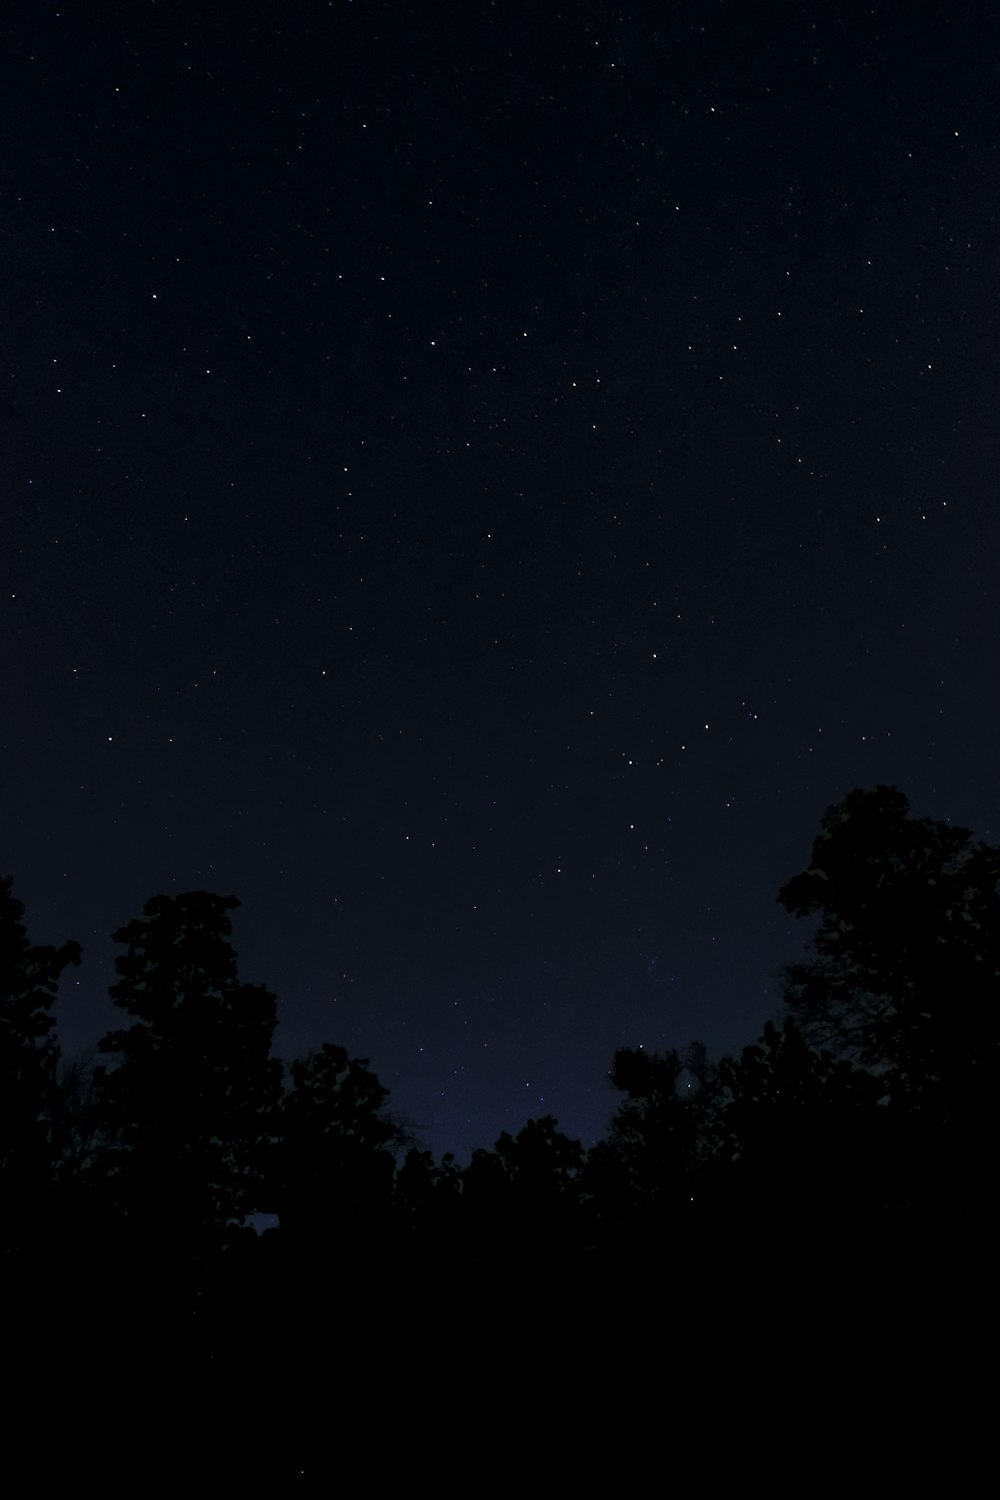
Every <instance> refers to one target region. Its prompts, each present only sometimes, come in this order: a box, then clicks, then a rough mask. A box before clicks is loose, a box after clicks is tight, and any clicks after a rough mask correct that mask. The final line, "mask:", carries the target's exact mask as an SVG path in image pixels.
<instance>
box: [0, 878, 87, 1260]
mask: <svg viewBox="0 0 1000 1500" xmlns="http://www.w3.org/2000/svg"><path fill="white" fill-rule="evenodd" d="M12 886H13V882H12V880H11V879H10V877H7V878H5V879H3V880H0V1195H2V1202H0V1224H2V1235H3V1245H4V1248H5V1249H8V1250H9V1249H11V1248H12V1247H13V1245H14V1243H15V1242H22V1241H23V1240H24V1238H25V1236H26V1235H28V1234H30V1233H31V1231H32V1229H33V1227H34V1226H35V1221H36V1218H37V1215H38V1213H39V1212H40V1210H41V1207H42V1204H43V1201H47V1199H48V1196H49V1190H50V1189H51V1187H52V1184H53V1181H54V1174H55V1170H56V1168H57V1165H58V1156H59V1141H58V1131H57V1119H58V1113H59V1111H58V1099H59V1083H58V1065H59V1048H58V1045H57V1043H56V1039H55V1034H54V1027H55V1021H54V1019H53V1016H52V1004H53V1001H54V1000H55V998H56V994H57V990H58V985H59V979H60V976H61V975H62V972H63V970H64V969H65V968H66V967H67V966H68V965H70V964H79V962H80V952H81V950H80V945H79V943H74V942H68V943H64V944H63V945H62V947H60V948H55V947H51V946H47V947H39V946H37V945H34V944H32V943H31V942H30V941H29V939H28V934H27V929H26V928H25V926H24V923H23V921H22V918H23V916H24V906H23V904H22V903H21V902H20V901H18V900H16V899H15V897H14V895H13V889H12Z"/></svg>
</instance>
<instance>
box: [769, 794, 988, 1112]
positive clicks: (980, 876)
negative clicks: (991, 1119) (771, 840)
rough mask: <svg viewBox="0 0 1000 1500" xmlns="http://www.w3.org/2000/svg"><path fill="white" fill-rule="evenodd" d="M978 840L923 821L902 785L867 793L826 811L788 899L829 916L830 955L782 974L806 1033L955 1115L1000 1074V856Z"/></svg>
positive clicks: (787, 889) (825, 947)
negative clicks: (806, 865)
mask: <svg viewBox="0 0 1000 1500" xmlns="http://www.w3.org/2000/svg"><path fill="white" fill-rule="evenodd" d="M971 838H972V835H971V833H969V831H968V830H966V829H964V828H952V827H950V826H949V825H948V824H946V823H939V822H934V821H932V820H931V819H930V818H913V817H911V816H910V813H909V803H908V801H907V799H906V798H905V797H904V796H903V794H902V793H901V792H899V791H898V790H896V788H894V787H884V786H879V787H876V788H875V789H874V790H868V791H862V790H855V791H853V792H851V793H849V795H848V796H847V797H846V798H845V800H844V801H843V802H842V803H840V804H839V805H838V806H836V807H832V808H829V809H828V810H827V812H826V813H825V814H824V817H823V822H822V827H821V831H820V834H819V836H818V837H817V839H816V841H815V843H814V845H813V851H812V862H811V865H810V867H809V868H808V869H807V870H805V871H804V872H803V873H802V874H800V875H797V876H795V877H794V878H793V879H792V880H790V881H788V883H787V884H786V885H785V886H783V887H782V890H781V892H780V894H779V898H778V899H779V900H780V901H781V903H782V905H784V906H785V908H786V909H787V910H788V911H790V912H792V913H794V914H795V915H796V916H811V915H817V914H818V915H819V917H820V926H819V930H818V932H817V933H816V936H815V938H814V939H813V943H812V946H813V948H814V949H815V951H816V952H817V954H818V955H819V957H818V958H817V959H815V960H814V961H812V962H807V963H799V964H790V965H788V966H787V967H786V969H785V971H784V973H785V993H786V999H787V1002H788V1005H789V1008H790V1010H791V1012H792V1014H793V1015H794V1016H795V1017H796V1018H797V1019H798V1020H799V1022H800V1024H801V1026H802V1028H803V1031H804V1032H805V1033H806V1035H807V1036H808V1037H809V1038H810V1040H814V1041H821V1042H823V1043H824V1044H827V1045H833V1046H835V1047H837V1048H838V1049H840V1050H841V1051H844V1052H847V1053H853V1054H854V1055H855V1056H857V1058H858V1059H859V1060H860V1061H861V1062H863V1063H865V1064H866V1065H868V1066H870V1067H874V1068H877V1069H879V1070H881V1071H884V1072H885V1074H886V1084H887V1087H888V1089H889V1091H890V1093H891V1094H892V1095H893V1096H894V1097H896V1098H906V1099H908V1100H909V1101H910V1102H913V1103H918V1102H923V1103H927V1104H933V1105H934V1107H936V1108H937V1109H939V1110H941V1111H942V1112H943V1113H944V1114H945V1116H948V1115H950V1114H952V1113H954V1112H956V1111H958V1112H961V1110H962V1109H963V1108H964V1107H965V1106H966V1105H967V1104H968V1103H969V1102H970V1097H971V1095H972V1094H973V1093H975V1094H981V1093H982V1092H983V1091H984V1090H986V1089H988V1088H989V1087H990V1086H991V1085H992V1082H993V1080H994V1079H995V1076H996V1068H997V1041H998V1031H997V987H998V982H1000V849H995V848H991V847H990V846H988V845H986V844H983V843H977V844H976V845H975V846H974V847H971V848H970V840H971Z"/></svg>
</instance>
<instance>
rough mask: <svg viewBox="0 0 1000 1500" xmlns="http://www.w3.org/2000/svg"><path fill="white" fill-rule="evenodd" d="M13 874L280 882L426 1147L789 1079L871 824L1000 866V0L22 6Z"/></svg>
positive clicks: (281, 893)
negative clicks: (778, 1068)
mask: <svg viewBox="0 0 1000 1500" xmlns="http://www.w3.org/2000/svg"><path fill="white" fill-rule="evenodd" d="M0 41H2V49H0V71H2V78H3V86H2V88H0V205H2V215H0V268H2V274H0V376H2V379H3V402H2V407H0V419H2V437H0V441H2V448H0V452H2V465H0V757H2V760H0V874H10V875H12V876H13V877H14V882H15V884H14V889H15V894H16V895H17V896H18V898H19V899H20V900H22V901H23V902H24V903H25V904H26V907H27V922H28V926H29V930H30V933H31V935H32V937H33V939H34V940H36V941H56V942H61V941H63V940H65V939H66V938H69V937H73V938H77V939H78V940H79V941H80V942H81V943H82V944H83V946H84V963H83V966H82V968H80V969H79V970H76V971H70V973H69V974H68V976H67V980H66V983H65V984H64V986H63V990H62V994H61V998H60V1001H59V1004H58V1008H57V1015H58V1018H59V1027H60V1036H61V1038H62V1041H63V1045H64V1047H65V1048H66V1049H67V1050H68V1051H69V1052H70V1053H72V1054H76V1053H79V1052H83V1051H86V1050H87V1049H88V1048H89V1047H91V1046H92V1045H93V1044H94V1043H95V1042H96V1040H97V1037H98V1036H99V1035H100V1034H101V1033H102V1032H103V1031H104V1030H106V1029H107V1028H108V1027H109V1026H110V1025H111V1024H112V1023H113V1018H114V1015H115V1013H114V1011H113V1009H112V1007H111V1005H110V1002H109V1001H108V999H107V988H108V985H109V983H111V982H113V979H114V972H113V954H114V951H115V949H114V945H113V944H112V942H111V938H110V934H111V932H112V931H113V930H114V929H116V928H117V927H119V926H121V925H123V924H124V923H125V922H127V921H129V920H131V919H132V918H133V917H135V916H138V915H139V914H140V913H141V909H142V906H143V903H144V902H145V901H146V900H147V899H149V897H151V896H153V895H155V894H157V893H158V892H161V891H165V892H168V893H171V892H177V891H182V890H192V889H210V890H215V891H219V892H222V893H226V894H228V893H230V892H232V893H234V894H236V895H237V896H238V897H239V898H240V900H241V902H242V907H241V909H240V911H239V912H237V913H236V915H235V918H234V925H235V938H234V941H235V944H236V947H237V948H238V950H239V953H240V958H241V974H242V977H243V978H244V979H245V980H247V981H249V982H253V983H266V984H268V985H269V986H270V987H271V988H273V989H274V990H275V991H276V993H277V995H278V997H279V1011H280V1016H281V1021H280V1027H279V1034H278V1048H279V1050H280V1051H281V1052H282V1053H283V1054H284V1055H286V1056H291V1055H293V1054H295V1053H301V1052H303V1051H305V1050H307V1049H308V1048H309V1047H313V1046H318V1045H320V1044H321V1043H322V1042H323V1041H325V1040H330V1041H334V1042H336V1043H338V1044H341V1045H344V1046H346V1047H348V1048H349V1049H350V1050H351V1052H352V1053H353V1054H356V1055H360V1056H364V1057H367V1058H369V1059H370V1060H371V1064H372V1066H373V1067H374V1069H375V1070H376V1071H377V1072H378V1074H379V1076H380V1078H381V1080H382V1082H383V1083H384V1084H385V1085H386V1086H387V1087H388V1088H389V1090H390V1093H391V1103H392V1105H393V1107H394V1108H395V1109H396V1110H397V1111H399V1112H400V1113H401V1114H402V1115H403V1116H404V1117H406V1118H407V1119H408V1120H409V1121H410V1122H411V1124H412V1127H413V1129H414V1131H415V1133H416V1135H417V1136H418V1137H419V1138H420V1140H421V1141H422V1142H424V1143H425V1144H427V1145H428V1146H430V1147H432V1148H433V1149H434V1150H435V1151H436V1152H441V1151H444V1150H452V1151H455V1152H456V1153H457V1154H458V1155H459V1156H464V1155H466V1154H467V1153H468V1151H469V1149H470V1148H471V1147H473V1146H476V1145H488V1144H490V1143H491V1142H492V1141H493V1140H494V1139H495V1137H496V1135H497V1134H498V1133H499V1131H500V1130H504V1129H506V1130H513V1131H516V1130H517V1129H518V1128H519V1127H520V1125H522V1124H523V1123H524V1122H525V1120H527V1119H528V1118H529V1117H530V1116H537V1115H542V1114H554V1115H555V1116H557V1118H558V1119H559V1122H560V1124H561V1125H562V1127H563V1128H564V1129H565V1130H567V1131H568V1132H569V1133H570V1134H572V1135H575V1136H579V1137H581V1138H582V1139H584V1141H585V1142H588V1143H589V1142H590V1141H591V1140H593V1139H594V1138H595V1137H597V1136H598V1135H600V1133H601V1132H602V1130H603V1129H604V1126H605V1124H606V1122H607V1119H608V1117H609V1115H610V1113H611V1111H612V1109H613V1107H614V1103H615V1096H614V1095H613V1094H612V1092H611V1091H610V1089H609V1086H608V1083H607V1078H606V1074H607V1070H608V1068H609V1067H610V1065H611V1061H612V1057H613V1054H614V1052H615V1050H616V1049H617V1048H619V1047H625V1046H636V1045H638V1044H639V1043H642V1044H643V1045H644V1046H645V1047H647V1048H650V1049H654V1048H658V1049H662V1048H665V1047H669V1046H678V1047H683V1046H685V1045H686V1044H687V1042H688V1041H689V1040H691V1039H695V1038H697V1039H701V1040H702V1041H704V1042H705V1043H706V1044H707V1045H708V1047H709V1050H710V1051H711V1052H714V1053H718V1052H720V1051H723V1050H732V1049H733V1048H736V1047H739V1046H741V1045H742V1044H744V1043H746V1042H749V1041H752V1040H753V1039H754V1037H755V1036H756V1035H757V1034H758V1033H759V1031H760V1029H761V1027H762V1025H763V1023H764V1022H765V1021H766V1020H767V1019H768V1018H769V1017H770V1016H772V1015H773V1014H774V1013H775V1011H776V1010H777V1008H778V1006H779V1004H780V986H779V984H778V981H777V979H776V971H777V969H778V967H779V966H780V965H781V963H783V962H784V961H787V960H790V959H794V958H796V957H798V956H799V955H800V954H801V952H802V946H803V941H804V938H805V936H806V933H805V932H804V930H803V929H802V927H801V926H800V924H796V923H795V922H794V921H793V920H792V919H790V918H788V917H787V916H786V915H785V913H784V912H783V911H782V909H781V908H780V907H779V906H778V905H777V902H776V896H777V891H778V888H779V886H780V885H781V884H782V883H783V882H784V881H785V880H786V879H788V878H789V877H790V876H791V875H792V874H794V873H796V872H797V871H798V870H799V869H801V868H803V867H804V866H805V865H806V864H807V863H808V858H809V851H810V847H811V842H812V839H813V837H814V836H815V834H816V832H817V830H818V827H819V820H820V817H821V815H822V812H823V810H824V808H825V807H827V806H828V805H830V804H831V803H834V802H836V801H838V800H840V798H841V797H843V796H844V794H845V793H846V792H847V791H848V790H849V789H850V788H851V787H853V786H856V785H871V784H875V783H878V782H883V783H888V784H893V785H897V786H899V787H900V788H901V789H902V790H903V791H904V792H906V794H907V795H908V796H909V797H910V798H911V802H912V804H913V807H914V811H915V812H917V813H919V814H921V815H929V816H933V817H939V818H942V819H944V818H947V819H951V820H952V821H953V822H956V823H961V824H964V825H966V826H968V827H971V828H972V829H973V830H974V831H975V832H976V834H977V835H979V836H980V837H983V838H987V839H990V838H994V839H995V838H997V837H1000V783H998V779H997V763H998V756H997V749H998V729H1000V714H998V695H997V666H998V661H1000V609H998V587H997V585H998V579H1000V504H998V489H997V457H998V446H1000V422H998V398H1000V342H998V340H1000V322H998V293H1000V224H998V214H1000V113H998V109H997V101H998V99H1000V15H998V13H997V12H996V9H995V7H992V6H990V5H987V4H977V3H972V4H963V3H958V4H955V5H950V6H948V7H943V6H941V7H927V8H921V7H915V6H913V5H911V4H902V3H887V4H876V5H872V6H862V5H840V4H825V5H820V4H813V5H810V4H761V5H745V6H740V5H736V4H720V3H701V4H690V3H684V0H681V3H677V4H670V5H666V4H632V5H621V6H616V5H613V4H611V5H606V4H592V3H581V4H570V3H565V4H562V5H555V4H547V3H542V0H531V3H520V0H515V3H510V4H504V3H496V4H486V3H481V0H467V3H461V4H459V3H453V4H449V3H442V4H433V5H432V4H419V3H418V4H411V5H406V4H402V3H396V0H390V3H375V0H369V3H362V0H357V3H350V0H339V3H331V4H318V3H311V0H305V3H302V4H296V5H288V4H285V3H281V4H278V3H270V0H257V3H250V4H246V5H240V6H205V5H193V4H188V3H183V0H182V3H177V4H155V3H148V0H137V3H135V4H131V5H128V6H122V5H117V4H109V3H106V0H88V3H87V4H86V5H74V4H70V3H65V0H64V3H61V4H59V5H53V4H49V3H43V0H32V3H20V0H14V3H12V4H10V5H7V6H5V7H4V13H3V16H2V17H0Z"/></svg>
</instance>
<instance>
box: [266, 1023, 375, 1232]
mask: <svg viewBox="0 0 1000 1500" xmlns="http://www.w3.org/2000/svg"><path fill="white" fill-rule="evenodd" d="M290 1083H291V1087H290V1088H288V1089H286V1091H285V1093H284V1094H283V1096H282V1098H281V1101H280V1104H279V1107H278V1110H277V1112H276V1127H275V1128H276V1136H275V1141H274V1145H273V1148H272V1153H271V1164H270V1175H271V1184H270V1207H271V1209H272V1211H273V1212H276V1213H277V1214H278V1217H279V1220H280V1223H281V1229H282V1232H283V1233H286V1234H287V1233H290V1234H292V1235H294V1236H296V1237H298V1238H299V1239H304V1238H306V1237H307V1236H313V1237H320V1238H326V1237H329V1236H330V1235H333V1234H337V1235H343V1233H344V1231H345V1230H347V1229H348V1228H351V1230H352V1232H353V1233H354V1234H355V1235H358V1234H359V1233H361V1232H362V1231H364V1232H365V1234H366V1236H367V1235H368V1234H370V1232H371V1230H372V1229H373V1228H374V1225H375V1221H376V1219H378V1220H379V1221H381V1219H382V1218H383V1217H384V1215H385V1214H386V1213H387V1212H388V1209H389V1206H390V1201H391V1195H392V1181H393V1173H394V1170H395V1151H396V1149H397V1148H398V1146H399V1145H400V1144H402V1139H401V1132H400V1130H399V1128H398V1127H397V1125H396V1124H395V1123H394V1121H393V1120H392V1119H391V1118H390V1117H389V1116H388V1114H387V1113H386V1111H385V1105H386V1102H387V1100H388V1097H389V1094H388V1090H387V1089H385V1088H383V1087H382V1085H381V1084H380V1083H379V1080H378V1078H377V1077H376V1075H375V1074H374V1073H372V1072H370V1071H369V1069H368V1061H367V1059H366V1058H352V1057H349V1056H348V1054H347V1052H346V1051H345V1049H344V1048H343V1047H336V1046H334V1045H333V1044H332V1043H330V1042H325V1043H324V1044H323V1046H322V1047H321V1048H320V1049H319V1051H318V1052H315V1053H312V1054H311V1055H310V1056H309V1057H306V1058H304V1059H299V1060H297V1061H295V1062H293V1063H292V1065H291V1069H290Z"/></svg>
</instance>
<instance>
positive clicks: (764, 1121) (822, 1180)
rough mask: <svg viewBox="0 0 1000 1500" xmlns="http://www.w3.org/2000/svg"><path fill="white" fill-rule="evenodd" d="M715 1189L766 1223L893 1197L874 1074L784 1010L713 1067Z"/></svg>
mask: <svg viewBox="0 0 1000 1500" xmlns="http://www.w3.org/2000/svg"><path fill="white" fill-rule="evenodd" d="M719 1084H720V1104H721V1107H720V1108H719V1109H718V1110H717V1112H716V1116H715V1122H714V1133H715V1150H714V1153H713V1155H714V1162H715V1166H716V1191H717V1192H720V1193H722V1194H724V1196H725V1199H726V1201H727V1203H728V1206H729V1207H730V1209H731V1210H733V1209H735V1210H738V1211H739V1212H741V1213H743V1214H749V1215H752V1216H753V1217H754V1218H756V1219H758V1220H759V1219H761V1218H767V1219H768V1220H769V1221H771V1222H772V1223H781V1224H788V1223H789V1222H790V1221H799V1222H801V1221H803V1220H807V1219H808V1220H816V1219H818V1218H822V1219H825V1220H829V1219H830V1218H831V1217H837V1218H839V1219H841V1220H842V1219H843V1218H844V1216H845V1215H847V1214H857V1213H861V1212H870V1211H871V1210H872V1209H877V1208H879V1207H884V1206H888V1205H889V1204H890V1203H891V1202H892V1186H891V1184H890V1182H889V1181H888V1180H887V1167H888V1156H887V1150H888V1137H887V1125H888V1123H889V1122H888V1117H887V1114H886V1111H885V1109H884V1108H883V1107H881V1101H882V1100H883V1096H884V1089H883V1085H882V1084H881V1082H880V1080H879V1079H878V1078H876V1077H874V1076H873V1075H872V1074H871V1073H869V1072H867V1071H865V1070H864V1069H861V1068H857V1067H855V1066H853V1065H852V1064H851V1063H850V1062H848V1061H846V1060H838V1059H837V1058H835V1057H834V1056H833V1054H832V1053H830V1052H828V1051H822V1052H818V1051H816V1050H814V1049H813V1048H811V1047H809V1045H808V1044H807V1042H806V1040H805V1037H804V1036H803V1034H802V1032H801V1031H800V1029H799V1028H798V1026H796V1024H795V1022H794V1021H793V1020H792V1018H791V1017H787V1018H786V1019H785V1022H784V1024H783V1025H782V1026H781V1027H777V1026H775V1025H774V1023H773V1022H770V1021H769V1022H768V1024H767V1025H766V1027H765V1028H764V1034H763V1036H762V1037H761V1039H760V1041H758V1042H756V1043H755V1044H754V1045H753V1046H750V1047H744V1049H743V1051H742V1053H741V1055H740V1057H739V1058H738V1059H732V1058H726V1059H724V1060H723V1062H722V1063H721V1064H720V1066H719Z"/></svg>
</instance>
